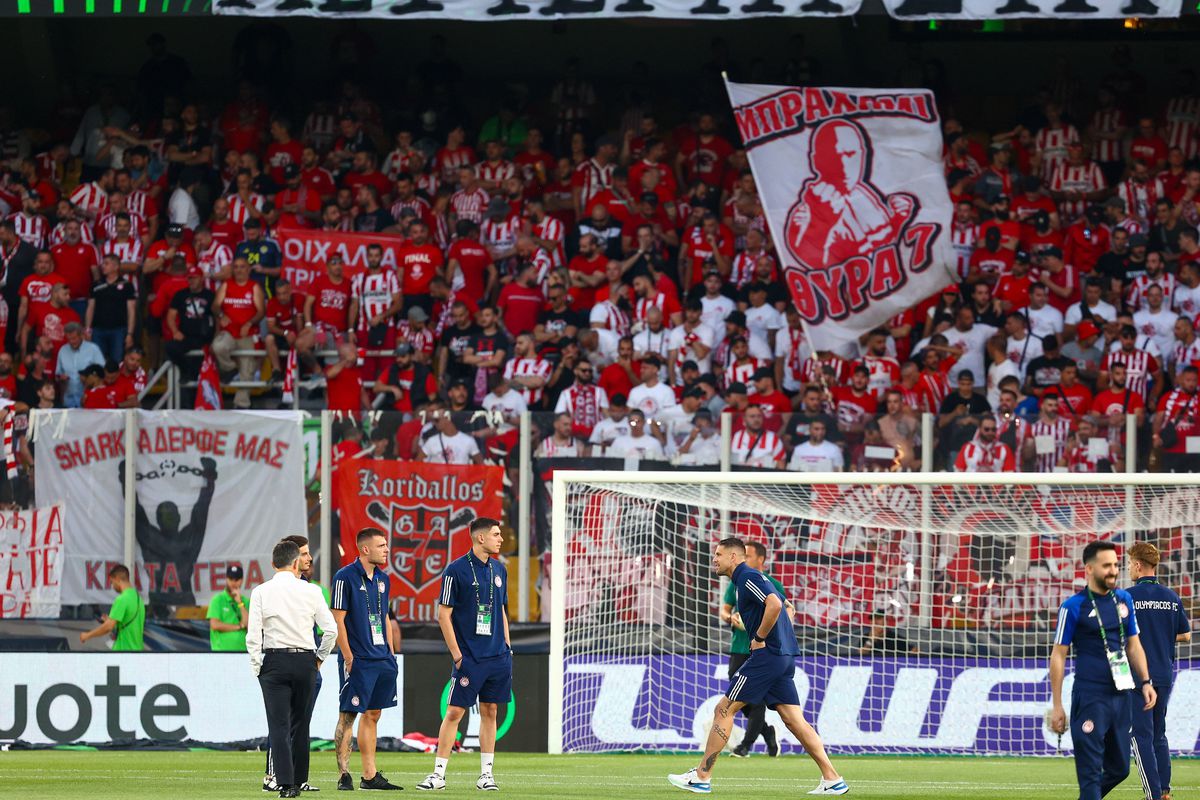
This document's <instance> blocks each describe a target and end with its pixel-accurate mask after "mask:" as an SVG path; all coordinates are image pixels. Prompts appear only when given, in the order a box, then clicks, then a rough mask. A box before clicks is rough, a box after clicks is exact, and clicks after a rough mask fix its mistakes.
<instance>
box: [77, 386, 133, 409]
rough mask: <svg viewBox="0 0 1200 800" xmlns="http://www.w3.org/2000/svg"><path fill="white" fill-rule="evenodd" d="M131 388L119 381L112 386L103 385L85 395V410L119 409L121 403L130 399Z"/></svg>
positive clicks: (89, 390)
mask: <svg viewBox="0 0 1200 800" xmlns="http://www.w3.org/2000/svg"><path fill="white" fill-rule="evenodd" d="M130 390H131V387H130V386H129V384H127V383H125V382H123V381H120V380H118V381H117V382H116V383H113V384H111V385H109V384H106V383H102V384H100V385H99V386H97V387H96V388H95V389H88V390H87V391H86V392H84V394H83V407H84V408H119V407H120V405H121V401H123V400H124V399H125V398H127V397H129V395H130Z"/></svg>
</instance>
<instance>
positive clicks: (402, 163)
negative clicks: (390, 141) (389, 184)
mask: <svg viewBox="0 0 1200 800" xmlns="http://www.w3.org/2000/svg"><path fill="white" fill-rule="evenodd" d="M419 155H420V153H418V152H417V151H415V150H409V151H408V152H403V151H401V150H393V151H392V152H390V153H388V154H387V158H385V159H384V160H383V166H382V167H380V168H379V171H380V172H382V173H383V174H384V175H386V176H387V179H388V180H389V181H395V180H396V178H398V177H400V173H402V172H411V171H412V170H411V169H410V167H411V166H412V163H413V156H419ZM393 216H394V215H393Z"/></svg>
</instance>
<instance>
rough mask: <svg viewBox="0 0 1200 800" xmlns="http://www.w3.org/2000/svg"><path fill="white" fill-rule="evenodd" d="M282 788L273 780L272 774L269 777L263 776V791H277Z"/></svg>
mask: <svg viewBox="0 0 1200 800" xmlns="http://www.w3.org/2000/svg"><path fill="white" fill-rule="evenodd" d="M282 789H283V787H282V786H280V785H279V784H278V783H276V782H275V777H274V776H272V777H270V778H263V791H264V792H278V791H281V790H282Z"/></svg>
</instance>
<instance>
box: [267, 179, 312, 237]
mask: <svg viewBox="0 0 1200 800" xmlns="http://www.w3.org/2000/svg"><path fill="white" fill-rule="evenodd" d="M293 203H295V204H297V205H299V206H300V210H301V211H303V212H305V213H310V214H311V213H317V212H319V211H320V210H321V198H320V196H319V195H318V194H317V193H316V192H314V191H313V190H312V189H311V188H309V187H307V186H301V187H300V188H299V189H284V190H283V191H282V192H279V193H278V194H277V195H275V207H276V208H278V209H282V208H283V207H284V206H290V205H292V204H293ZM312 226H313V225H312V220H311V219H309V218H307V217H302V216H300V215H299V214H293V213H291V212H290V211H282V210H281V211H280V212H279V227H281V228H311V227H312Z"/></svg>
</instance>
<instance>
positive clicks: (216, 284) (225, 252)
mask: <svg viewBox="0 0 1200 800" xmlns="http://www.w3.org/2000/svg"><path fill="white" fill-rule="evenodd" d="M232 262H233V251H232V250H230V249H229V245H224V244H221V243H220V242H218V241H215V240H214V241H213V243H212V244H210V245H209V246H208V249H207V250H201V251H198V252H197V253H196V264H197V266H199V267H200V269H202V270H204V277H205V284H206V285H207V286H208V288H209V289H212V290H213V291H214V292H215V291H216V290H217V289H219V288H221V282H220V281H219V280H217V279H216V276H217V274H218V273H219V272H221V270H223V269H224V268H225V267H227V266H229V264H231V263H232Z"/></svg>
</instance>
